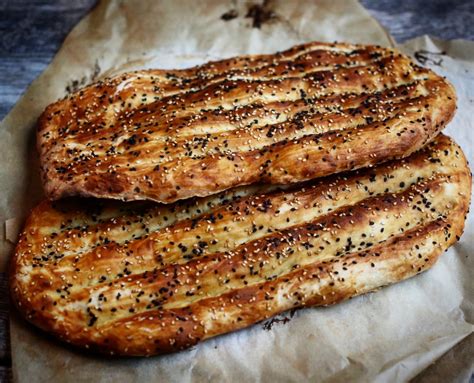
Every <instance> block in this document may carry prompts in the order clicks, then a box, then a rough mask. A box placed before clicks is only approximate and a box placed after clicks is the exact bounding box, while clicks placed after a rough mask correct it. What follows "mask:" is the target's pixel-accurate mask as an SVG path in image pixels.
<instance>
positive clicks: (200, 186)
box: [37, 43, 456, 203]
mask: <svg viewBox="0 0 474 383" xmlns="http://www.w3.org/2000/svg"><path fill="white" fill-rule="evenodd" d="M455 107H456V96H455V92H454V89H453V87H452V86H451V85H450V84H449V83H448V82H447V81H446V80H445V79H443V78H441V77H439V76H437V75H436V74H435V73H433V72H432V71H430V70H429V69H425V68H421V67H419V66H417V65H415V64H414V63H413V62H412V61H411V60H410V59H409V58H408V57H406V56H404V55H402V54H400V53H399V52H398V51H395V50H392V49H388V48H381V47H377V46H362V45H350V44H324V43H309V44H305V45H300V46H297V47H294V48H292V49H290V50H287V51H284V52H281V53H277V54H273V55H260V56H243V57H236V58H231V59H227V60H223V61H217V62H210V63H207V64H204V65H202V66H198V67H195V68H191V69H185V70H144V71H138V72H132V73H125V74H122V75H119V76H116V77H113V78H109V79H105V80H103V81H100V82H98V83H96V84H93V85H91V86H88V87H86V88H84V89H82V90H80V91H78V92H76V93H74V94H72V95H70V96H67V97H66V98H65V99H63V100H61V101H58V102H56V103H54V104H52V105H50V106H49V107H48V108H46V110H45V112H44V113H43V114H42V116H41V118H40V119H39V123H38V134H37V138H38V149H39V153H40V160H41V172H42V179H43V183H44V187H45V191H46V194H47V196H48V197H49V198H50V199H57V198H60V197H65V196H74V195H81V196H93V197H99V198H115V199H121V200H144V199H149V200H154V201H158V202H163V203H171V202H174V201H176V200H179V199H185V198H190V197H195V196H201V197H203V196H208V195H212V194H215V193H218V192H220V191H223V190H227V189H229V188H233V187H237V186H242V185H248V184H252V183H256V182H262V183H263V182H265V183H269V184H287V183H295V182H301V181H305V180H309V179H312V178H316V177H321V176H326V175H330V174H334V173H338V172H342V171H347V170H351V169H356V168H361V167H366V166H371V165H375V164H378V163H381V162H384V161H387V160H389V159H394V158H403V157H406V156H408V155H409V154H411V153H413V152H414V151H416V150H418V149H420V148H421V147H422V146H423V145H425V144H426V143H427V142H429V141H430V140H431V139H432V138H433V137H435V136H436V134H437V133H438V132H439V131H441V129H443V127H444V126H445V125H446V124H447V123H448V122H449V121H450V120H451V118H452V116H453V114H454V111H455Z"/></svg>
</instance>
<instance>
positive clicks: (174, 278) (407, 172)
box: [11, 129, 471, 355]
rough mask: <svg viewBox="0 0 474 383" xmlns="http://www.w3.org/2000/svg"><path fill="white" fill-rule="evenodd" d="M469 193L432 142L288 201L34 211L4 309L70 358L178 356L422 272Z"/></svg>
mask: <svg viewBox="0 0 474 383" xmlns="http://www.w3.org/2000/svg"><path fill="white" fill-rule="evenodd" d="M382 130H383V129H382ZM470 188H471V175H470V171H469V168H468V166H467V163H466V159H465V157H464V155H463V153H462V151H461V149H460V148H459V147H458V146H457V145H456V144H455V143H454V142H453V141H451V140H450V139H449V138H447V137H446V136H443V135H439V136H438V137H437V138H435V140H434V141H433V142H432V143H430V144H429V145H427V146H426V147H425V148H424V149H422V150H421V151H419V152H416V153H414V154H412V155H411V156H409V157H408V158H406V159H403V160H397V161H391V162H387V163H385V164H382V165H378V166H376V167H373V168H366V169H362V170H357V171H353V172H350V173H341V174H340V175H333V176H330V177H326V178H322V179H318V180H313V181H310V182H307V183H303V184H296V185H292V186H291V187H288V186H286V187H284V188H279V187H276V186H251V187H244V188H239V189H234V190H231V191H227V192H223V193H221V194H218V195H215V196H212V197H207V198H201V199H192V200H188V201H184V202H177V203H175V204H171V205H160V204H155V203H150V202H129V203H123V202H119V201H110V200H109V201H104V200H102V201H99V200H63V201H58V202H50V201H44V202H42V203H41V204H40V205H39V206H37V207H36V208H35V209H34V210H33V211H32V213H31V215H30V217H29V218H28V221H27V223H26V226H25V229H24V231H23V233H22V234H21V238H20V240H19V243H18V246H17V248H16V253H15V256H14V259H13V262H12V271H11V291H12V297H13V299H12V300H13V302H14V303H15V304H16V306H17V307H18V309H19V310H20V312H21V313H22V314H23V315H24V316H25V318H26V319H27V320H28V321H30V322H31V323H33V324H35V325H36V326H38V327H40V328H42V329H43V330H45V331H47V332H50V333H52V334H54V335H55V336H56V337H58V338H60V339H62V340H64V341H66V342H70V343H71V344H74V345H76V346H81V347H86V348H88V349H90V350H95V351H98V352H101V353H110V354H115V355H117V354H119V355H153V354H161V353H167V352H172V351H176V350H181V349H185V348H187V347H190V346H192V345H195V344H196V343H198V342H199V341H202V340H205V339H207V338H210V337H213V336H216V335H220V334H224V333H227V332H230V331H234V330H237V329H241V328H244V327H247V326H250V325H252V324H254V323H256V322H259V321H262V320H264V319H266V318H269V317H271V316H273V315H275V314H278V313H281V312H283V311H285V310H289V309H294V308H300V307H305V306H319V305H330V304H333V303H336V302H339V301H342V300H345V299H348V298H351V297H353V296H356V295H359V294H363V293H366V292H369V291H372V290H374V289H378V288H380V287H382V286H384V285H388V284H391V283H394V282H398V281H400V280H403V279H406V278H409V277H411V276H414V275H416V274H418V273H421V272H423V271H425V270H427V269H429V268H430V267H431V266H432V265H433V264H434V263H435V262H436V260H437V259H438V257H439V255H440V254H441V253H442V252H443V251H444V250H446V249H447V248H448V247H449V246H451V245H452V244H453V243H454V242H455V241H456V240H457V239H459V236H460V235H461V233H462V231H463V227H464V219H465V216H466V214H467V211H468V206H469V199H470Z"/></svg>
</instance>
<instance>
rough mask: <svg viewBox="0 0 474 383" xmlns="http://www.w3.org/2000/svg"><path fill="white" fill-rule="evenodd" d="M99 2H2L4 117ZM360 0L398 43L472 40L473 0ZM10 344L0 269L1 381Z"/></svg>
mask: <svg viewBox="0 0 474 383" xmlns="http://www.w3.org/2000/svg"><path fill="white" fill-rule="evenodd" d="M171 1H172V0H171ZM189 1H196V0H189ZM289 1H291V0H289ZM295 1H296V0H295ZM335 1H342V0H335ZM95 3H96V0H0V119H3V117H5V115H6V114H7V113H8V111H9V110H10V109H11V107H12V106H13V105H14V104H15V102H16V101H17V100H18V98H19V97H20V96H21V94H22V93H23V92H24V91H25V89H26V88H27V87H28V85H29V84H30V83H31V81H33V80H34V79H35V78H36V77H37V76H38V75H39V74H40V73H41V72H42V71H43V70H44V69H45V68H46V66H47V65H48V64H49V62H50V61H51V59H52V58H53V56H54V54H55V53H56V51H57V50H58V48H59V46H60V45H61V43H62V41H63V40H64V38H65V37H66V35H67V34H68V32H69V31H70V30H71V28H72V27H73V26H74V25H75V24H76V23H77V22H78V21H79V20H80V19H81V18H82V17H83V16H84V15H85V14H86V13H87V12H88V11H89V10H90V9H91V8H92V7H93V6H94V4H95ZM361 3H362V4H363V5H364V6H365V7H366V8H367V9H368V10H369V12H370V13H371V14H372V15H373V16H374V17H375V18H376V19H377V20H378V21H379V22H380V23H381V24H382V25H383V26H384V27H385V28H387V29H388V31H389V32H390V33H391V35H392V36H393V37H394V38H395V40H396V41H397V42H403V41H405V40H407V39H410V38H413V37H417V36H420V35H424V34H429V35H432V36H435V37H439V38H442V39H458V38H463V39H469V40H474V0H455V1H452V0H451V1H449V0H431V1H423V0H402V1H400V0H361ZM9 343H10V342H9V338H8V283H7V279H6V276H5V274H2V273H0V381H8V380H9V379H10V377H11V372H10V367H11V358H10V345H9Z"/></svg>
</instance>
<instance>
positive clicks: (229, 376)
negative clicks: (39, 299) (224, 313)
mask: <svg viewBox="0 0 474 383" xmlns="http://www.w3.org/2000/svg"><path fill="white" fill-rule="evenodd" d="M254 3H257V2H236V1H181V0H180V1H177V0H173V1H161V2H152V1H150V2H145V1H138V0H132V1H126V2H125V1H123V2H101V3H100V4H99V5H98V6H97V7H96V8H95V9H94V10H93V11H92V13H91V14H89V15H88V16H87V17H86V18H85V19H83V20H82V21H81V22H80V23H79V24H78V25H77V26H76V27H75V29H74V30H73V31H72V32H71V34H70V35H69V36H68V38H67V39H66V41H65V42H64V44H63V47H62V48H61V50H60V51H59V53H58V54H57V56H56V57H55V59H54V60H53V62H52V63H51V65H50V66H49V67H48V68H47V69H46V71H45V72H44V73H43V74H42V75H41V76H40V77H39V78H38V79H37V80H36V81H35V82H34V83H33V84H32V85H31V87H30V88H29V89H28V91H27V92H26V94H25V95H24V96H23V98H22V99H21V100H20V101H19V102H18V104H17V105H16V106H15V108H14V109H13V110H12V111H11V112H10V114H9V115H8V116H7V117H6V118H5V119H4V121H3V122H2V123H1V127H0V163H2V166H1V167H0V192H1V196H2V198H1V199H0V220H1V222H4V223H5V224H4V226H5V230H6V228H8V232H7V231H4V232H3V233H2V237H1V238H0V239H1V248H0V251H1V253H0V254H1V259H2V260H3V262H5V261H6V260H7V259H8V257H9V256H10V255H11V251H12V244H11V243H10V242H9V240H8V239H10V241H12V240H13V239H14V237H15V227H17V226H18V223H19V222H22V220H23V218H24V216H25V215H26V213H27V211H28V209H29V208H30V207H31V206H33V205H34V204H35V203H36V202H37V201H38V200H39V199H40V198H41V189H40V187H39V182H38V169H37V160H36V154H35V150H34V144H35V142H34V133H33V132H34V124H35V121H36V118H37V117H38V115H39V114H40V113H41V111H42V110H43V108H44V107H45V106H46V105H47V104H49V103H50V102H52V101H54V100H55V99H57V98H59V97H62V96H63V95H64V94H65V92H66V91H67V90H71V89H73V88H76V87H78V86H82V85H84V84H86V83H88V82H90V81H93V80H95V79H97V78H99V77H101V76H104V75H106V74H111V73H117V72H120V71H123V70H130V69H137V68H147V67H168V68H177V67H186V66H189V65H194V64H197V63H201V62H203V61H206V60H209V59H213V58H220V57H228V56H232V55H235V54H243V53H262V52H274V51H277V50H282V49H285V48H288V47H290V46H291V45H294V44H296V43H302V42H306V41H311V40H321V41H334V40H339V41H350V42H360V43H375V44H380V45H385V46H387V45H391V44H392V40H391V39H390V37H389V36H388V35H387V34H386V32H385V31H384V30H383V29H382V28H381V27H380V26H379V25H378V23H377V22H376V21H375V20H373V19H372V18H371V17H370V16H369V15H368V13H367V12H366V11H365V10H364V9H363V8H362V7H361V6H360V5H359V4H358V3H357V2H355V1H335V0H329V1H319V2H313V1H304V2H303V1H299V2H296V1H295V2H293V1H284V0H281V1H273V2H272V1H270V2H267V3H266V5H265V6H264V8H263V12H264V14H265V15H266V16H271V17H269V19H268V20H267V21H264V22H263V23H262V24H261V26H260V28H254V27H253V24H255V19H252V18H246V17H245V16H246V15H247V14H248V10H249V8H250V7H251V6H252V4H254ZM232 10H234V11H235V12H230V13H229V11H232ZM224 14H226V15H229V14H230V15H235V14H237V15H238V16H237V17H235V18H233V19H231V20H228V21H225V20H223V19H222V18H221V16H222V15H224ZM264 19H265V17H264ZM257 21H258V20H257ZM257 24H258V23H257ZM404 49H406V51H407V52H409V53H411V54H414V53H415V52H416V51H419V50H420V49H427V50H431V51H433V52H438V51H439V50H446V52H447V54H446V55H436V54H434V55H433V54H428V53H426V54H424V56H423V54H421V56H420V54H418V55H417V57H418V58H419V59H420V60H422V61H423V60H425V59H424V58H423V57H425V56H428V58H429V57H432V56H433V57H434V58H435V59H436V60H439V59H440V58H441V59H442V62H441V63H440V66H438V65H435V64H436V63H437V62H438V61H435V64H433V65H435V68H434V69H435V70H436V71H438V72H439V73H442V74H444V75H446V76H448V78H449V79H450V80H451V81H453V83H454V84H455V86H456V88H457V91H458V96H459V111H458V113H457V115H456V118H455V120H454V121H453V122H452V124H451V125H450V127H449V128H448V129H447V132H448V133H449V134H451V135H452V136H453V137H454V138H455V139H456V140H457V141H458V142H459V143H460V144H461V145H462V147H463V148H464V150H465V152H466V154H467V155H468V157H469V158H470V159H471V161H474V142H473V137H472V133H471V132H472V129H473V123H472V121H471V118H470V108H472V104H473V102H474V101H473V100H474V80H473V79H474V64H473V63H474V44H472V43H467V42H452V43H442V42H439V41H431V40H429V39H427V38H425V39H418V40H415V41H412V42H410V43H408V44H406V45H405V47H404ZM418 53H419V52H418ZM430 55H431V56H430ZM425 63H426V65H429V64H430V62H429V60H426V61H425ZM472 249H474V222H473V218H472V215H471V216H470V217H469V219H468V222H467V223H466V232H465V234H464V236H463V238H462V239H461V241H460V242H459V243H458V244H457V245H455V246H454V247H453V248H452V249H450V250H449V251H448V252H447V253H446V254H445V255H443V256H442V258H441V260H440V261H439V262H438V264H437V265H436V266H435V267H434V268H433V269H432V270H431V271H429V272H427V273H424V274H422V275H420V276H418V277H416V278H413V279H411V280H409V281H405V282H402V283H399V284H397V285H394V286H391V287H388V288H385V289H382V290H381V291H379V292H377V293H375V294H368V295H365V296H362V297H359V298H356V299H353V300H351V301H349V302H346V303H342V304H339V305H336V306H333V307H330V308H313V309H305V310H300V311H298V312H296V313H291V314H290V313H287V314H284V315H281V316H279V317H277V318H276V319H277V320H272V321H267V322H265V323H263V324H257V325H255V326H253V327H251V328H249V329H246V330H243V331H239V332H236V333H232V334H228V335H225V336H221V337H218V338H215V339H211V340H209V341H207V342H204V343H202V344H200V345H198V346H196V347H194V348H192V349H190V350H188V351H184V352H181V353H177V354H173V355H169V356H164V357H155V358H148V359H143V358H142V359H139V358H137V359H119V360H117V359H107V358H101V357H97V356H88V355H85V354H82V353H79V352H76V351H72V350H70V349H68V348H67V347H64V346H63V345H61V344H59V343H56V342H55V341H53V340H52V339H51V338H49V337H47V336H43V335H42V334H40V333H39V332H38V331H37V330H35V329H34V328H32V327H31V326H29V325H27V324H25V322H23V321H22V320H21V319H19V318H18V317H17V316H16V314H13V316H12V320H11V341H12V360H13V376H14V379H15V380H16V381H19V382H31V381H43V382H50V381H69V382H86V381H87V382H90V381H94V382H96V381H100V382H122V381H123V382H130V381H159V382H166V381H173V382H186V381H209V380H210V381H239V382H240V381H262V382H271V381H331V382H339V381H341V382H345V381H348V380H351V381H361V382H362V381H379V382H390V381H405V380H408V379H411V378H413V377H415V376H417V375H418V377H417V379H418V380H421V381H422V380H426V379H429V380H430V381H433V380H435V381H436V379H440V380H439V381H446V379H449V380H450V381H453V380H455V381H463V380H466V379H468V378H469V376H470V374H471V371H472V336H471V339H469V337H468V336H469V335H470V334H471V333H472V332H473V325H472V323H473V319H474V307H473V306H474V303H473V295H474V286H473V281H472V270H473V266H474V265H473V263H474V262H473V259H472V255H471V256H470V257H469V255H470V253H471V252H472ZM469 347H471V348H469ZM443 355H444V356H443ZM442 356H443V357H442ZM440 357H442V359H441V360H440V361H439V362H437V363H436V364H435V365H434V367H433V366H432V367H429V368H428V366H430V364H432V363H433V362H434V361H436V360H438V359H439V358H440ZM420 373H421V374H420Z"/></svg>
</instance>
